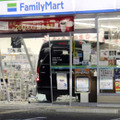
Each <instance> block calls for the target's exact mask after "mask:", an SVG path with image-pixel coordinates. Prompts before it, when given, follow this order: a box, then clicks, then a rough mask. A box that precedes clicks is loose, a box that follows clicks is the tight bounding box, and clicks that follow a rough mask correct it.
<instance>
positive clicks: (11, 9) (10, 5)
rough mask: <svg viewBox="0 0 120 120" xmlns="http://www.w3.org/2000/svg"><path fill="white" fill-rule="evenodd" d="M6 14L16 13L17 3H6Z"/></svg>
mask: <svg viewBox="0 0 120 120" xmlns="http://www.w3.org/2000/svg"><path fill="white" fill-rule="evenodd" d="M7 7H8V9H7V10H8V12H16V11H17V3H8V4H7Z"/></svg>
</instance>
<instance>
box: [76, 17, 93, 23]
mask: <svg viewBox="0 0 120 120" xmlns="http://www.w3.org/2000/svg"><path fill="white" fill-rule="evenodd" d="M74 21H75V22H80V21H95V18H86V19H74Z"/></svg>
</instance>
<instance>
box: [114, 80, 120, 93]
mask: <svg viewBox="0 0 120 120" xmlns="http://www.w3.org/2000/svg"><path fill="white" fill-rule="evenodd" d="M115 92H116V93H120V81H115Z"/></svg>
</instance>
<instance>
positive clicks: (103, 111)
mask: <svg viewBox="0 0 120 120" xmlns="http://www.w3.org/2000/svg"><path fill="white" fill-rule="evenodd" d="M56 111H57V112H67V113H68V112H74V113H75V112H76V113H100V114H118V113H119V110H118V109H101V108H95V109H93V108H91V109H90V108H86V109H85V108H82V109H81V108H80V109H79V108H77V109H73V108H71V109H70V108H68V109H62V108H60V109H56Z"/></svg>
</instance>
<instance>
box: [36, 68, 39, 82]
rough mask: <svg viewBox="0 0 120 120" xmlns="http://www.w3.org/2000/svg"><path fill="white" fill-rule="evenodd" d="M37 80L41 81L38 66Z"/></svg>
mask: <svg viewBox="0 0 120 120" xmlns="http://www.w3.org/2000/svg"><path fill="white" fill-rule="evenodd" d="M36 81H37V82H39V81H40V77H39V68H38V67H37V78H36Z"/></svg>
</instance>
